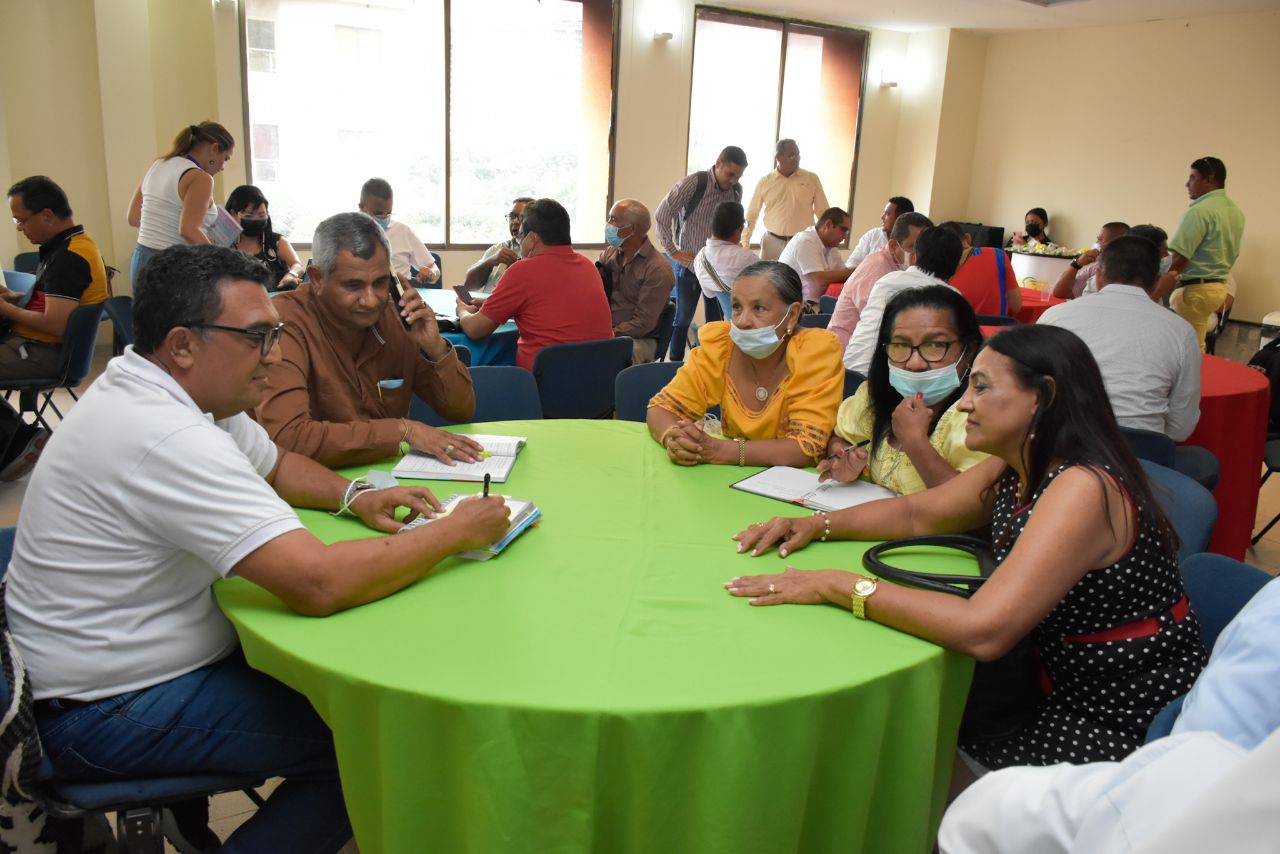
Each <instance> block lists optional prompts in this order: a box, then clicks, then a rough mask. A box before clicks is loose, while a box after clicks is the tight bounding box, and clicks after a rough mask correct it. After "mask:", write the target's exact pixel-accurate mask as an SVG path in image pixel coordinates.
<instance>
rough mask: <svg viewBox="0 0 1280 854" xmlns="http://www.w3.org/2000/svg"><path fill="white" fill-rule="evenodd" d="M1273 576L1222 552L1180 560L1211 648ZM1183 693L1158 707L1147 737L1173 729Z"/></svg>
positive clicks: (1163, 733) (1201, 625)
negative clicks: (1161, 707) (1165, 704)
mask: <svg viewBox="0 0 1280 854" xmlns="http://www.w3.org/2000/svg"><path fill="white" fill-rule="evenodd" d="M1271 580H1272V578H1271V576H1270V575H1269V574H1267V573H1265V572H1263V571H1262V570H1260V569H1257V568H1256V567H1252V566H1249V564H1247V563H1241V562H1240V561H1238V560H1232V559H1231V558H1229V557H1226V556H1225V555H1219V554H1211V553H1208V552H1202V553H1200V554H1194V555H1192V556H1191V557H1189V558H1187V559H1186V560H1184V561H1183V562H1182V583H1183V585H1184V586H1185V587H1186V591H1187V599H1189V600H1190V601H1191V607H1192V609H1193V610H1194V611H1195V612H1196V618H1197V619H1198V620H1199V621H1200V637H1201V639H1203V640H1204V646H1205V649H1208V650H1212V649H1213V647H1214V644H1216V643H1217V642H1218V636H1219V635H1220V634H1222V630H1223V629H1225V628H1226V627H1227V624H1228V623H1230V622H1231V621H1232V620H1233V619H1235V616H1236V614H1239V613H1240V611H1241V610H1242V609H1243V608H1244V606H1245V605H1247V604H1248V603H1249V600H1250V599H1252V598H1253V597H1254V596H1255V595H1256V594H1257V592H1258V591H1259V590H1261V589H1262V588H1263V587H1265V586H1266V585H1267V584H1268V583H1269V582H1270V581H1271ZM1185 700H1186V695H1185V694H1184V695H1183V696H1181V697H1178V698H1177V699H1176V700H1173V701H1171V702H1170V703H1169V705H1167V706H1165V707H1164V708H1163V709H1161V710H1160V711H1159V712H1158V713H1157V714H1156V716H1155V717H1154V718H1153V719H1152V721H1151V724H1150V725H1149V726H1148V727H1147V739H1146V740H1147V741H1148V742H1151V741H1154V740H1155V739H1157V738H1163V737H1164V736H1166V735H1168V734H1169V733H1170V732H1171V731H1172V730H1173V722H1174V721H1175V720H1177V718H1178V715H1179V713H1181V712H1182V704H1183V701H1185Z"/></svg>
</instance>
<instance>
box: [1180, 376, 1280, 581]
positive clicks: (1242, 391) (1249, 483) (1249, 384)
mask: <svg viewBox="0 0 1280 854" xmlns="http://www.w3.org/2000/svg"><path fill="white" fill-rule="evenodd" d="M1270 405H1271V386H1270V385H1269V384H1268V382H1267V378H1266V377H1265V376H1264V375H1263V374H1261V373H1259V372H1258V371H1255V370H1253V369H1252V368H1249V367H1246V366H1244V365H1241V364H1238V363H1236V362H1232V361H1231V360H1229V359H1223V358H1220V357H1218V356H1209V355H1206V356H1205V357H1204V362H1203V363H1202V365H1201V369H1200V422H1199V423H1198V424H1197V425H1196V429H1195V432H1194V433H1192V434H1191V435H1190V436H1189V437H1187V441H1186V444H1189V445H1199V446H1200V447H1202V448H1208V449H1209V450H1210V451H1212V452H1213V454H1214V456H1216V457H1217V458H1218V464H1219V466H1221V469H1222V478H1221V479H1220V480H1219V481H1218V488H1217V489H1216V490H1214V497H1215V498H1216V499H1217V500H1218V525H1217V527H1216V528H1214V530H1213V539H1212V540H1210V541H1209V550H1210V551H1214V552H1217V553H1218V554H1224V555H1227V556H1228V557H1233V558H1235V559H1236V560H1244V553H1245V549H1247V548H1249V539H1250V537H1251V536H1252V535H1253V519H1254V516H1255V515H1256V513H1257V510H1258V481H1259V478H1260V477H1261V476H1262V452H1263V446H1264V445H1265V444H1266V440H1267V413H1268V409H1269V407H1270Z"/></svg>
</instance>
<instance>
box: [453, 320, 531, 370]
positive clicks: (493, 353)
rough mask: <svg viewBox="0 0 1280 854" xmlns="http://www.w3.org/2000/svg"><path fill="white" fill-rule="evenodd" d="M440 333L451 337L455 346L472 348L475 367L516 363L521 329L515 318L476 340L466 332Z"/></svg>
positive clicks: (472, 362) (472, 360)
mask: <svg viewBox="0 0 1280 854" xmlns="http://www.w3.org/2000/svg"><path fill="white" fill-rule="evenodd" d="M440 334H441V336H443V337H444V338H447V339H449V341H451V342H452V343H453V345H454V346H455V347H457V346H459V345H461V346H463V347H466V348H467V349H468V350H470V351H471V364H472V366H473V367H481V366H487V365H514V364H515V363H516V347H517V344H518V343H519V340H520V330H519V329H517V328H516V322H515V321H514V320H508V321H507V322H506V323H504V324H502V325H501V326H499V327H498V328H497V329H495V330H493V332H492V333H490V334H489V335H486V336H485V337H484V338H478V339H474V340H473V339H471V338H468V337H467V334H466V333H465V332H441V333H440Z"/></svg>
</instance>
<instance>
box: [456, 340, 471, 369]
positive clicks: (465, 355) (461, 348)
mask: <svg viewBox="0 0 1280 854" xmlns="http://www.w3.org/2000/svg"><path fill="white" fill-rule="evenodd" d="M453 349H454V350H455V351H456V352H457V354H458V361H459V362H461V363H462V364H464V365H466V366H467V367H468V368H469V367H471V348H470V347H468V346H467V345H466V344H454V345H453Z"/></svg>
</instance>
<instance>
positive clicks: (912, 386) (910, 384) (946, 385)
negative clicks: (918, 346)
mask: <svg viewBox="0 0 1280 854" xmlns="http://www.w3.org/2000/svg"><path fill="white" fill-rule="evenodd" d="M961 358H962V359H963V358H964V356H963V355H961ZM958 368H959V362H956V363H955V364H952V365H943V366H942V367H941V368H933V369H931V370H928V371H908V370H907V369H906V368H899V367H898V366H897V365H895V364H893V363H892V362H890V363H889V385H891V386H893V390H894V391H896V392H897V393H898V394H900V395H902V396H903V397H904V398H905V397H915V395H916V394H917V393H919V394H923V395H924V405H925V406H933V405H934V404H935V403H941V402H942V401H944V400H946V399H947V397H948V395H950V394H951V393H952V392H953V391H955V390H956V389H958V388H960V375H959V374H958V373H956V371H957V369H958Z"/></svg>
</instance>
